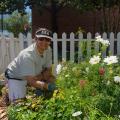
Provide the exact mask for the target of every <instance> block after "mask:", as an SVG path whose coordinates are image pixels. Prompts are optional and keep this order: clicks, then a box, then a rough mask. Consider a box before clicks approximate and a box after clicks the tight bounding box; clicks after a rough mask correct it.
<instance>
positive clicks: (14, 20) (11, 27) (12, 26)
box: [5, 11, 29, 37]
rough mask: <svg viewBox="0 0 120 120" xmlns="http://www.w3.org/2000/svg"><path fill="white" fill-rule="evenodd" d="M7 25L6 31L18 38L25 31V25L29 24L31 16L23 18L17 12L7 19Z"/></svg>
mask: <svg viewBox="0 0 120 120" xmlns="http://www.w3.org/2000/svg"><path fill="white" fill-rule="evenodd" d="M5 24H6V29H7V30H8V31H9V32H12V33H14V36H15V37H17V36H18V34H19V33H20V32H23V31H24V25H25V24H29V15H27V14H26V15H23V16H21V14H20V13H18V12H17V11H15V12H13V13H12V15H11V16H10V17H9V18H6V19H5Z"/></svg>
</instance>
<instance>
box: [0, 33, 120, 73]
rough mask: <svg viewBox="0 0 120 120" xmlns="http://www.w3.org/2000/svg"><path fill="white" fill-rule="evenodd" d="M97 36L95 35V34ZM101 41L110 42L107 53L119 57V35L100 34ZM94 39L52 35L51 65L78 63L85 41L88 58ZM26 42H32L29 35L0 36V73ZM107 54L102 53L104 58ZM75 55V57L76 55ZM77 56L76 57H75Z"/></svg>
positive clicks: (73, 35)
mask: <svg viewBox="0 0 120 120" xmlns="http://www.w3.org/2000/svg"><path fill="white" fill-rule="evenodd" d="M96 34H97V33H96ZM102 37H103V39H108V40H109V41H110V47H109V49H108V50H109V51H110V52H111V54H116V55H118V56H119V55H120V33H118V34H117V37H116V38H115V37H114V33H110V34H109V38H107V34H106V33H103V34H102ZM94 40H95V39H93V38H92V34H91V33H87V37H86V38H83V34H82V33H80V34H79V35H78V38H75V34H74V33H71V34H70V37H69V38H67V35H66V33H63V34H62V37H61V38H58V37H57V34H56V33H54V35H53V40H52V49H53V64H54V67H55V68H56V65H57V64H58V63H59V61H61V60H65V61H67V60H70V61H73V62H74V61H76V59H77V61H79V60H80V59H82V58H83V56H84V53H82V50H81V47H80V43H81V42H82V41H87V46H86V54H87V56H88V57H90V56H91V55H92V52H91V51H92V49H93V45H92V42H91V41H94ZM25 41H26V42H27V44H28V45H30V44H32V43H33V42H34V39H32V37H31V34H30V33H29V34H28V36H27V38H25V37H24V35H23V34H21V33H20V34H19V38H14V36H13V34H10V35H9V37H5V36H3V35H1V36H0V73H3V72H4V70H5V69H6V67H7V65H8V64H9V63H10V62H11V61H12V60H13V59H14V58H15V57H16V56H17V55H18V53H19V52H20V51H21V50H23V49H24V43H25ZM94 49H95V51H99V44H98V43H95V44H94ZM106 53H107V52H104V56H106ZM76 54H77V55H76ZM75 56H77V57H75Z"/></svg>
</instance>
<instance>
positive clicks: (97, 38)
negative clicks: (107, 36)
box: [95, 35, 103, 42]
mask: <svg viewBox="0 0 120 120" xmlns="http://www.w3.org/2000/svg"><path fill="white" fill-rule="evenodd" d="M95 38H96V41H97V42H102V41H103V39H102V38H101V36H100V35H99V36H97V37H95Z"/></svg>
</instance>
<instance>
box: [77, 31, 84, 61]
mask: <svg viewBox="0 0 120 120" xmlns="http://www.w3.org/2000/svg"><path fill="white" fill-rule="evenodd" d="M78 38H79V41H78V62H80V60H83V54H82V46H81V44H82V39H83V34H82V33H79V36H78Z"/></svg>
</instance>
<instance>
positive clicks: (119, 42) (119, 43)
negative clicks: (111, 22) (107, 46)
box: [117, 32, 120, 56]
mask: <svg viewBox="0 0 120 120" xmlns="http://www.w3.org/2000/svg"><path fill="white" fill-rule="evenodd" d="M117 55H118V56H120V32H119V33H118V34H117Z"/></svg>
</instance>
